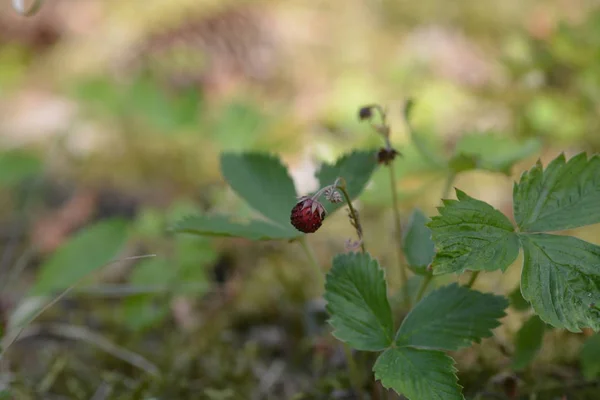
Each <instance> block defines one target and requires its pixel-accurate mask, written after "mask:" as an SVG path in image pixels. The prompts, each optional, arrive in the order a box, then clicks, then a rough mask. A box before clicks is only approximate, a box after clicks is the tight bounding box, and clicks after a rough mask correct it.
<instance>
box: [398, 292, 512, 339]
mask: <svg viewBox="0 0 600 400" xmlns="http://www.w3.org/2000/svg"><path fill="white" fill-rule="evenodd" d="M506 307H508V301H507V300H506V299H505V298H504V297H502V296H495V295H493V294H487V293H481V292H477V291H475V290H471V289H468V288H466V287H464V286H458V285H457V284H456V283H453V284H451V285H448V286H444V287H442V288H439V289H437V290H436V291H434V292H431V293H430V294H429V295H427V297H425V298H424V299H423V300H421V301H420V302H419V303H418V304H417V305H416V306H415V307H414V308H413V309H412V310H411V311H410V313H409V314H408V315H407V316H406V318H405V319H404V321H403V322H402V325H401V326H400V329H398V332H397V333H396V338H395V340H394V342H395V343H396V345H397V346H416V347H424V348H431V349H442V350H458V349H460V348H461V347H467V346H470V345H471V342H477V343H478V342H480V341H481V339H482V338H486V337H490V336H492V329H494V328H496V327H497V326H499V325H500V322H499V321H498V319H499V318H502V317H504V316H505V315H506V314H505V313H504V309H505V308H506Z"/></svg>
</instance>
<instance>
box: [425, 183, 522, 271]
mask: <svg viewBox="0 0 600 400" xmlns="http://www.w3.org/2000/svg"><path fill="white" fill-rule="evenodd" d="M456 196H457V198H458V200H444V206H443V207H439V208H438V211H439V213H440V215H439V216H435V217H433V218H432V220H431V222H430V223H429V224H427V226H428V227H429V228H430V229H431V231H432V238H433V242H434V243H435V246H436V250H437V252H436V255H435V259H434V260H433V272H434V274H436V275H437V274H445V273H450V272H461V271H464V270H466V269H469V270H473V271H478V270H486V271H494V270H497V269H501V270H505V269H506V268H507V267H508V266H509V265H510V264H512V262H513V261H514V260H515V259H516V258H517V256H518V255H519V238H518V236H517V234H516V233H515V230H514V228H513V226H512V224H511V223H510V221H509V220H508V218H506V217H505V216H504V214H502V213H501V212H500V211H498V210H496V209H494V208H493V207H492V206H490V205H489V204H487V203H485V202H483V201H480V200H476V199H474V198H472V197H469V196H468V195H467V194H466V193H464V192H462V191H460V190H458V189H457V190H456Z"/></svg>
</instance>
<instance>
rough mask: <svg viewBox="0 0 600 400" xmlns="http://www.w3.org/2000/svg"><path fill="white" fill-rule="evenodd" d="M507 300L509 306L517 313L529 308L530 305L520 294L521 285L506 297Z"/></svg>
mask: <svg viewBox="0 0 600 400" xmlns="http://www.w3.org/2000/svg"><path fill="white" fill-rule="evenodd" d="M508 300H509V301H510V306H511V307H512V308H514V309H515V310H517V311H525V310H529V308H531V305H530V304H529V303H528V302H527V300H525V299H524V298H523V295H522V294H521V285H519V286H517V287H516V288H515V289H514V290H513V291H512V292H510V294H509V295H508Z"/></svg>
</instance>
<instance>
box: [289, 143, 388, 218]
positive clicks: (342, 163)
mask: <svg viewBox="0 0 600 400" xmlns="http://www.w3.org/2000/svg"><path fill="white" fill-rule="evenodd" d="M376 167H377V158H376V155H375V153H374V152H372V151H354V152H352V153H349V154H346V155H344V156H342V157H340V158H339V159H338V160H337V161H336V162H335V163H334V164H333V165H331V164H328V163H324V164H323V165H322V166H321V168H320V169H319V170H318V171H317V173H316V177H317V179H318V180H319V187H324V186H326V185H331V184H333V182H335V180H336V179H337V178H344V180H345V181H346V191H347V192H348V195H349V196H350V198H352V199H354V198H355V197H357V196H358V195H359V194H360V193H361V192H362V191H363V189H364V188H365V186H366V185H367V183H368V182H369V179H370V178H371V175H372V174H373V172H374V171H375V168H376ZM323 206H324V207H325V210H326V211H327V212H328V213H332V212H334V211H335V210H337V209H339V208H341V207H343V206H344V203H339V204H332V203H329V202H325V203H324V204H323ZM288 217H289V215H288Z"/></svg>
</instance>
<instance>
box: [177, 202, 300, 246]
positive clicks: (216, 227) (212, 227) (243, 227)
mask: <svg viewBox="0 0 600 400" xmlns="http://www.w3.org/2000/svg"><path fill="white" fill-rule="evenodd" d="M290 210H291V209H290ZM173 230H174V231H176V232H179V233H192V234H197V235H204V236H228V237H242V238H246V239H251V240H272V239H294V238H297V237H300V236H301V233H300V232H298V231H296V230H293V231H292V230H291V229H286V228H283V227H281V226H279V225H275V224H272V223H269V222H264V221H258V220H251V221H239V222H237V221H235V220H234V219H233V218H232V217H228V216H224V215H193V216H189V217H185V218H184V219H182V220H181V221H179V222H177V223H175V224H174V226H173Z"/></svg>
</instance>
